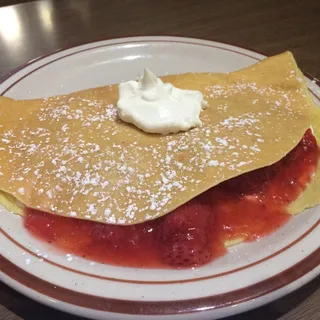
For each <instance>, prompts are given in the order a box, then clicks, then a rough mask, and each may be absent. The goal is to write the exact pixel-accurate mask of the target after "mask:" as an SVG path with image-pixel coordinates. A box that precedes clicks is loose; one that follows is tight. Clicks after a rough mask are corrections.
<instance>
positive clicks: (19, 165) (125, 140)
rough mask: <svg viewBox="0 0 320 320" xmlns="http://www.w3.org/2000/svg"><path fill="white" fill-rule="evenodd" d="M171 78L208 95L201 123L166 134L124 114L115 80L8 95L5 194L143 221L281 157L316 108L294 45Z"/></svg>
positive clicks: (114, 219) (2, 130) (86, 214)
mask: <svg viewBox="0 0 320 320" xmlns="http://www.w3.org/2000/svg"><path fill="white" fill-rule="evenodd" d="M163 81H165V82H171V83H172V84H173V85H175V86H176V87H179V88H183V89H191V90H192V89H193V90H200V91H201V92H202V93H203V94H204V97H205V99H206V101H207V103H208V107H207V108H206V109H205V110H204V111H203V112H202V113H201V120H202V122H203V125H202V127H198V128H194V129H192V130H189V131H187V132H182V133H179V134H172V135H166V136H161V135H156V134H147V133H144V132H142V131H141V130H139V129H137V128H135V127H134V126H131V125H128V124H126V123H123V122H122V121H121V120H119V119H118V117H117V112H116V103H117V98H118V86H117V85H112V86H107V87H102V88H96V89H89V90H84V91H80V92H76V93H72V94H69V95H64V96H57V97H51V98H47V99H38V100H20V101H16V100H13V99H10V98H4V97H1V98H0V116H1V120H0V121H1V122H0V123H1V126H0V137H1V138H0V159H1V163H0V165H1V167H0V172H1V180H0V190H2V191H3V193H2V195H1V197H0V201H1V202H2V200H3V199H5V202H2V203H3V204H4V205H6V204H5V203H11V210H13V211H15V212H17V213H21V212H22V210H21V206H19V202H16V203H12V199H15V198H16V199H18V200H19V201H21V202H22V203H23V204H24V205H26V206H28V207H31V208H36V209H39V210H42V211H46V212H51V213H53V214H58V215H62V216H68V217H76V218H80V219H88V220H93V221H98V222H102V223H111V224H135V223H140V222H143V221H146V220H149V219H154V218H157V217H160V216H162V215H164V214H166V213H168V212H171V211H172V210H173V209H175V208H177V207H178V206H180V205H182V204H184V203H186V202H187V201H189V200H190V199H191V198H194V197H195V196H196V195H198V194H200V193H202V192H204V191H205V190H207V189H209V188H211V187H213V186H215V185H217V184H219V183H220V182H222V181H225V180H228V179H230V178H232V177H235V176H237V175H240V174H243V173H245V172H248V171H252V170H254V169H257V168H260V167H264V166H267V165H270V164H273V163H275V162H276V161H278V160H280V159H281V158H283V157H284V156H285V155H286V154H287V153H288V152H289V151H290V150H292V149H293V148H294V147H295V146H296V145H297V143H298V142H299V141H300V139H301V138H302V136H303V134H304V132H305V131H306V130H307V129H308V128H309V127H310V126H311V125H312V117H311V116H310V114H311V113H314V112H315V113H316V111H314V110H315V109H314V108H316V107H314V104H313V102H312V100H311V99H310V96H309V94H308V90H307V88H306V85H305V82H304V80H303V77H302V75H301V73H300V71H299V69H298V68H297V66H296V63H295V61H294V59H293V57H292V55H291V54H290V53H284V54H281V55H278V56H275V57H271V58H268V59H266V60H264V61H262V62H260V63H258V64H256V65H254V66H251V67H249V68H246V69H243V70H240V71H236V72H233V73H229V74H210V73H209V74H204V73H202V74H195V73H187V74H183V75H174V76H166V77H163ZM311 111H312V112H311ZM317 111H318V110H317ZM10 195H12V196H13V197H14V198H12V197H10ZM309 205H310V203H309ZM311 205H312V204H311ZM303 206H304V204H302V207H303Z"/></svg>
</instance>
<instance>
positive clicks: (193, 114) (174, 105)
mask: <svg viewBox="0 0 320 320" xmlns="http://www.w3.org/2000/svg"><path fill="white" fill-rule="evenodd" d="M203 102H204V101H203V95H202V93H201V92H200V91H194V90H183V89H179V88H175V87H174V86H173V85H172V84H171V83H163V82H162V81H161V79H159V78H157V77H156V76H155V75H154V74H153V73H152V72H151V71H150V70H148V69H145V70H144V74H143V76H142V78H141V79H140V80H139V81H128V82H124V83H121V84H120V85H119V100H118V104H117V109H118V115H119V117H120V118H121V119H122V120H123V121H125V122H128V123H131V124H133V125H135V126H137V127H138V128H140V129H141V130H143V131H145V132H149V133H162V134H168V133H174V132H179V131H187V130H189V129H190V128H193V127H196V126H200V125H201V124H202V123H201V121H200V118H199V115H200V112H201V110H202V104H203Z"/></svg>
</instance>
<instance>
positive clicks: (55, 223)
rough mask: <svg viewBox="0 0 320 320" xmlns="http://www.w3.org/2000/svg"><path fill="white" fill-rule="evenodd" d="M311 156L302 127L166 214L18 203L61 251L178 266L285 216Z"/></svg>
mask: <svg viewBox="0 0 320 320" xmlns="http://www.w3.org/2000/svg"><path fill="white" fill-rule="evenodd" d="M318 160H319V149H318V146H317V143H316V139H315V138H314V136H313V135H312V132H311V130H308V131H307V132H306V133H305V135H304V137H303V138H302V140H301V141H300V143H299V144H298V145H297V146H296V147H295V148H294V149H293V150H292V151H291V152H290V153H289V154H288V155H287V156H286V157H285V158H283V159H282V160H281V161H279V162H277V163H275V164H273V165H272V166H269V167H265V168H262V169H258V170H255V171H252V172H250V173H246V174H243V175H241V176H239V177H236V178H233V179H231V180H228V181H226V182H224V183H222V184H220V185H218V186H216V187H213V188H211V189H210V190H208V191H206V192H205V193H203V194H201V195H200V196H198V197H196V198H194V199H193V200H191V201H189V202H188V203H186V204H184V205H183V206H181V207H179V208H178V209H176V210H175V211H173V212H171V213H170V214H167V215H165V216H164V217H161V218H159V219H156V220H153V221H149V222H145V223H141V224H138V225H133V226H113V225H105V224H100V223H97V222H91V221H84V220H78V219H72V218H64V217H59V216H54V215H51V214H48V213H44V212H41V211H37V210H33V209H26V214H25V220H24V224H25V227H26V228H27V229H28V230H29V231H30V232H31V233H32V234H33V235H34V236H36V237H37V238H40V239H42V240H43V241H47V242H49V243H51V244H52V245H53V246H54V247H56V248H58V249H59V250H62V251H63V252H65V253H72V254H75V255H78V256H82V257H84V258H86V259H90V260H92V261H98V262H101V263H106V264H113V265H118V266H129V267H146V268H168V267H169V268H170V267H171V268H186V267H193V266H199V265H203V264H205V263H208V262H210V261H212V260H214V259H215V258H217V257H219V256H222V255H223V254H225V253H226V249H225V246H224V243H225V241H227V240H229V241H230V240H235V239H239V238H241V239H243V240H245V241H253V240H258V239H260V238H261V237H263V236H266V235H268V234H270V233H272V232H273V231H275V230H276V229H277V228H279V227H280V226H282V225H283V224H284V223H285V222H287V221H288V219H289V218H290V215H289V214H288V213H287V212H286V207H287V205H288V203H290V202H292V201H294V200H295V199H296V198H297V197H298V196H299V194H301V192H302V191H303V190H304V189H305V187H306V185H307V184H308V182H309V181H310V180H311V177H312V174H313V173H314V171H315V169H316V166H317V163H318Z"/></svg>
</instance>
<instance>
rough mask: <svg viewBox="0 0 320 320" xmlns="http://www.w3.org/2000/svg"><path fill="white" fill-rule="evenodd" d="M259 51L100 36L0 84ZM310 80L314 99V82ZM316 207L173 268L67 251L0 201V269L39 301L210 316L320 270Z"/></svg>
mask: <svg viewBox="0 0 320 320" xmlns="http://www.w3.org/2000/svg"><path fill="white" fill-rule="evenodd" d="M263 58H265V56H263V55H261V54H258V53H254V52H252V51H248V50H245V49H241V48H238V47H234V46H230V45H226V44H221V43H215V42H211V41H204V40H196V39H189V38H175V37H139V38H123V39H115V40H106V41H101V42H96V43H90V44H85V45H82V46H79V47H74V48H70V49H67V50H62V51H59V52H57V53H54V54H51V55H48V56H45V57H41V58H38V59H36V60H34V61H31V62H30V63H28V64H26V65H24V66H22V67H20V68H19V69H18V70H16V71H14V72H13V73H11V74H10V75H9V76H8V77H6V78H5V79H3V81H2V83H0V94H4V95H5V96H8V97H13V98H18V99H22V98H38V97H45V96H49V95H56V94H62V93H68V92H72V91H76V90H80V89H84V88H89V87H96V86H103V85H106V84H111V83H116V82H120V81H122V80H129V79H133V78H136V77H137V76H138V75H140V73H141V70H142V69H143V67H148V68H150V69H151V70H153V71H154V72H155V73H156V74H157V75H164V74H168V73H169V74H172V73H183V72H187V71H198V72H201V71H204V72H208V71H213V72H227V71H232V70H236V69H240V68H243V67H245V66H248V65H251V64H253V63H256V62H257V61H259V60H261V59H263ZM308 83H309V85H310V88H312V89H311V90H312V91H313V93H314V97H315V99H316V100H318V102H319V98H316V96H318V97H319V95H320V93H319V91H320V89H319V87H318V86H317V85H316V84H315V83H313V82H311V81H310V80H308ZM319 214H320V209H319V208H316V209H311V210H307V211H306V212H304V213H303V214H300V215H298V216H297V217H294V218H292V219H291V220H290V222H289V223H287V224H286V225H285V226H284V227H283V228H281V229H280V230H278V231H277V232H275V233H274V234H272V235H271V236H269V237H266V238H264V239H262V240H261V241H259V242H254V243H250V244H242V245H239V246H236V247H233V248H232V249H231V250H230V253H229V254H227V255H226V256H224V257H222V258H220V259H218V260H216V261H214V262H213V263H211V264H209V265H206V266H204V267H201V268H198V269H191V270H180V271H179V270H141V269H133V268H121V267H115V266H108V265H101V264H98V263H95V264H93V263H90V261H87V260H83V259H80V258H77V257H72V259H71V258H70V257H69V256H68V257H66V256H64V255H61V254H57V253H55V251H54V250H52V248H50V246H49V245H47V244H45V243H42V242H39V241H37V240H36V239H34V238H33V237H31V236H30V235H29V234H28V233H27V232H26V231H25V229H24V228H23V225H22V219H21V218H20V217H17V216H14V215H12V214H9V213H8V212H5V210H4V209H1V212H0V228H1V231H2V232H1V233H0V241H1V246H0V253H1V255H2V257H1V260H0V262H1V271H2V273H1V279H2V281H4V282H5V283H6V284H8V285H9V286H11V287H13V288H14V289H16V290H18V291H20V292H22V293H23V294H25V295H27V296H29V297H31V298H33V299H35V300H37V301H39V302H41V303H44V304H46V305H49V306H51V307H54V308H57V309H60V310H63V311H66V312H70V313H74V314H77V315H81V316H85V317H91V318H95V319H109V318H110V319H141V318H144V317H143V316H142V315H144V316H145V318H148V319H158V318H159V317H161V318H165V319H194V318H195V317H196V318H197V319H217V318H220V317H225V316H228V315H232V314H235V313H239V312H243V311H246V310H249V309H252V308H255V307H258V306H260V305H262V304H265V303H267V302H270V301H272V300H274V299H277V298H279V297H281V296H283V295H284V294H287V293H289V292H291V291H293V290H295V289H297V288H298V287H300V286H302V285H303V284H305V283H306V282H308V281H310V280H311V279H313V278H314V277H315V276H317V275H318V274H319V273H320V267H319V263H320V249H319V238H320V226H319ZM195 312H197V313H198V314H197V315H196V316H195V314H194V313H195Z"/></svg>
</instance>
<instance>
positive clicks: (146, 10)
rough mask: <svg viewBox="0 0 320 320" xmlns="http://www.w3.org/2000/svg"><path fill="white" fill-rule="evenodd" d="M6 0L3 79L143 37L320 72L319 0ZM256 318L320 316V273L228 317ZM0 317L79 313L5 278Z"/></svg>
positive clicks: (1, 11) (1, 22) (0, 28)
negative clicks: (291, 58) (223, 45)
mask: <svg viewBox="0 0 320 320" xmlns="http://www.w3.org/2000/svg"><path fill="white" fill-rule="evenodd" d="M19 2H20V3H21V4H16V3H19ZM22 2H23V3H22ZM11 4H15V5H11ZM0 5H11V6H6V7H2V8H0V78H1V76H3V75H5V74H6V73H8V72H10V71H11V70H12V69H14V68H16V67H17V66H19V65H20V64H23V63H25V62H26V61H28V60H31V59H33V58H35V57H37V56H39V55H43V54H47V53H50V52H53V51H56V50H58V49H60V48H64V47H69V46H72V45H77V44H81V43H84V42H89V41H95V40H99V39H106V38H117V37H123V36H137V35H176V36H188V37H196V38H205V39H209V40H215V41H222V42H227V43H231V44H235V45H239V46H242V47H246V48H249V49H252V50H255V51H259V52H263V53H265V54H267V55H273V54H277V53H280V52H282V51H285V50H291V51H292V52H293V53H294V55H295V57H296V59H297V61H298V64H299V66H300V67H301V68H302V69H303V70H304V71H307V72H309V73H311V74H312V75H314V76H315V77H317V78H320V59H319V52H320V19H319V12H320V1H319V0H308V1H302V0H300V1H295V0H282V1H279V0H260V1H255V0H242V1H238V0H211V1H210V0H202V1H199V0H198V1H197V0H195V1H194V0H184V1H183V0H176V1H172V0H171V1H169V0H162V1H150V0H122V1H120V0H116V1H109V0H51V1H50V0H44V1H33V2H28V1H19V0H0ZM257 318H259V319H260V320H273V319H278V320H280V319H281V320H298V319H299V320H300V319H304V320H313V319H314V320H316V319H317V320H318V319H320V278H319V277H318V278H317V279H315V280H313V281H312V282H311V283H309V284H308V285H306V286H304V287H303V288H301V289H300V290H298V291H296V292H295V293H292V294H290V295H288V296H286V297H284V298H282V299H280V300H277V301H275V302H273V303H271V304H269V305H267V306H264V307H261V308H259V309H256V310H253V311H251V312H247V313H244V314H242V315H238V316H234V317H230V318H229V320H244V319H257ZM0 319H8V320H18V319H48V320H49V319H70V320H76V319H78V320H79V319H80V318H78V317H73V316H70V315H67V314H63V313H61V312H58V311H55V310H51V309H49V308H47V307H44V306H42V305H40V304H38V303H36V302H33V301H31V300H29V299H27V298H25V297H23V296H22V295H20V294H19V293H17V292H15V291H13V290H11V289H10V288H8V287H6V286H5V285H4V284H1V283H0Z"/></svg>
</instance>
